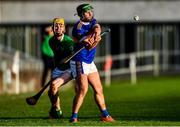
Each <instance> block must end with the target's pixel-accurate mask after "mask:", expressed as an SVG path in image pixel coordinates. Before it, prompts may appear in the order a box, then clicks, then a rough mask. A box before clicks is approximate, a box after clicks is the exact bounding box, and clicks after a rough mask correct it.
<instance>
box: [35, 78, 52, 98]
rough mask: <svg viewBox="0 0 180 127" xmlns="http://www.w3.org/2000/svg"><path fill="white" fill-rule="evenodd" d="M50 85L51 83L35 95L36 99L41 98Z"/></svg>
mask: <svg viewBox="0 0 180 127" xmlns="http://www.w3.org/2000/svg"><path fill="white" fill-rule="evenodd" d="M50 84H51V81H49V82H48V83H47V84H46V85H45V86H44V87H43V88H42V89H41V90H40V91H39V92H38V93H37V94H36V95H34V97H36V98H39V97H40V96H41V95H42V93H43V92H44V91H45V89H46V88H47V87H48V86H49V85H50Z"/></svg>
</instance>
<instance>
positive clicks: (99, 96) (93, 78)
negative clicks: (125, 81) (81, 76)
mask: <svg viewBox="0 0 180 127" xmlns="http://www.w3.org/2000/svg"><path fill="white" fill-rule="evenodd" d="M91 66H92V67H91V69H92V70H91V71H90V72H92V73H90V74H89V75H88V81H89V83H90V85H91V86H92V88H93V90H94V98H95V101H96V103H97V105H98V107H99V109H100V111H101V113H102V116H101V120H102V121H106V122H112V121H114V120H113V118H112V117H111V116H110V115H109V113H108V111H107V109H106V105H105V99H104V94H103V87H102V84H101V80H100V76H99V73H98V71H97V69H96V66H95V64H94V63H92V64H91Z"/></svg>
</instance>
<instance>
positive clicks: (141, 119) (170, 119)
mask: <svg viewBox="0 0 180 127" xmlns="http://www.w3.org/2000/svg"><path fill="white" fill-rule="evenodd" d="M99 118H100V117H97V116H96V117H92V116H91V117H79V118H78V119H80V120H83V121H84V120H87V121H88V120H89V121H97V120H99ZM113 118H114V119H115V120H116V121H117V122H118V121H172V122H179V121H180V118H178V117H171V118H170V117H151V116H148V117H145V116H142V117H141V116H138V117H132V116H130V117H128V116H113ZM38 119H39V120H69V119H70V117H63V118H61V119H49V117H42V116H38V117H37V116H36V117H32V116H31V117H0V120H38Z"/></svg>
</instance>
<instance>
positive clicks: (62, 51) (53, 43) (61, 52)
mask: <svg viewBox="0 0 180 127" xmlns="http://www.w3.org/2000/svg"><path fill="white" fill-rule="evenodd" d="M74 44H75V43H74V41H73V40H72V39H71V38H70V37H69V36H67V35H65V34H64V35H63V37H62V39H61V40H57V39H56V38H55V37H54V36H53V37H52V38H51V39H50V40H49V45H50V47H51V49H52V50H53V53H54V60H55V66H56V67H58V68H59V69H60V70H66V69H69V68H70V65H69V63H66V64H60V62H61V61H62V60H63V59H64V58H66V57H67V56H69V55H70V54H72V52H73V47H74Z"/></svg>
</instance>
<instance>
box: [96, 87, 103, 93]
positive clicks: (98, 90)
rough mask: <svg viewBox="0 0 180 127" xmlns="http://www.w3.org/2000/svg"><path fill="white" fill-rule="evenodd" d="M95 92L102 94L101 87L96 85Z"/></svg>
mask: <svg viewBox="0 0 180 127" xmlns="http://www.w3.org/2000/svg"><path fill="white" fill-rule="evenodd" d="M95 92H96V94H99V95H102V94H103V88H102V87H98V88H96V89H95Z"/></svg>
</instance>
